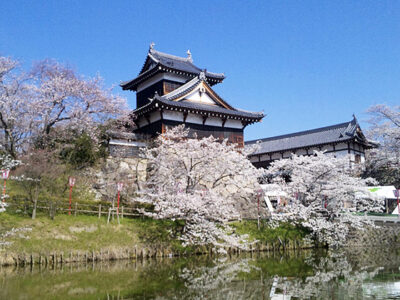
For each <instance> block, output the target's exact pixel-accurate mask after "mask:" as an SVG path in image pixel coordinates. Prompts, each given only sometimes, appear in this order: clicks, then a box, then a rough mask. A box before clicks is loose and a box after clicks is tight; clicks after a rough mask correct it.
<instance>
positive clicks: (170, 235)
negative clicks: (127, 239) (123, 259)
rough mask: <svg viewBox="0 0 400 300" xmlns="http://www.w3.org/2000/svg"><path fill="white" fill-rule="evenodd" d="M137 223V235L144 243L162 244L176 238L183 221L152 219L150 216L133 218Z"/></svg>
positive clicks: (181, 228) (180, 230)
mask: <svg viewBox="0 0 400 300" xmlns="http://www.w3.org/2000/svg"><path fill="white" fill-rule="evenodd" d="M134 222H136V223H137V224H138V225H140V226H138V231H137V235H138V237H139V238H140V240H141V241H143V242H144V243H153V244H163V243H167V242H169V241H171V239H175V238H177V237H178V236H179V235H180V233H181V232H182V230H183V227H184V221H180V220H175V221H172V220H154V219H150V218H144V219H136V220H134Z"/></svg>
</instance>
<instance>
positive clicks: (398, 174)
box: [362, 165, 400, 189]
mask: <svg viewBox="0 0 400 300" xmlns="http://www.w3.org/2000/svg"><path fill="white" fill-rule="evenodd" d="M362 177H363V178H368V177H372V178H374V179H376V180H377V181H378V182H379V185H394V186H395V187H396V188H397V189H399V188H400V168H395V167H390V166H381V167H380V168H373V167H372V166H369V165H367V167H366V169H365V170H364V172H363V174H362Z"/></svg>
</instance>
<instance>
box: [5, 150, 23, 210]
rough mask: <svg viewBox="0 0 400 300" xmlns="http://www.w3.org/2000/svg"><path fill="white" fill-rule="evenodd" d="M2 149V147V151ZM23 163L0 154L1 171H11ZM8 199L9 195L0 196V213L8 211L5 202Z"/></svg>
mask: <svg viewBox="0 0 400 300" xmlns="http://www.w3.org/2000/svg"><path fill="white" fill-rule="evenodd" d="M1 150H2V147H1V145H0V151H1ZM20 163H21V162H20V161H18V160H14V159H13V158H12V157H11V156H10V155H7V154H2V153H0V170H11V169H12V168H15V167H16V166H18V165H19V164H20ZM6 198H8V195H7V194H5V195H3V194H1V196H0V213H1V212H4V211H5V210H6V206H7V204H6V203H5V202H4V201H3V200H6Z"/></svg>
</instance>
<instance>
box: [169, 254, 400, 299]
mask: <svg viewBox="0 0 400 300" xmlns="http://www.w3.org/2000/svg"><path fill="white" fill-rule="evenodd" d="M352 250H354V249H352ZM370 250H371V251H365V249H360V251H358V250H357V249H356V250H354V251H353V252H352V254H351V255H349V254H348V253H346V252H344V251H342V252H331V253H329V255H327V256H326V255H321V253H317V254H316V253H312V254H311V255H309V256H308V257H307V258H305V259H304V260H302V262H303V264H302V265H300V266H298V267H297V268H296V266H295V264H296V260H295V259H294V258H293V257H285V258H281V259H277V258H273V259H271V258H266V257H263V258H258V259H256V258H244V259H232V260H226V261H218V260H216V261H214V262H213V264H212V265H211V266H201V267H197V268H192V269H186V268H185V269H184V270H183V271H182V273H181V275H180V277H181V278H182V279H183V280H184V281H185V287H186V288H187V290H186V291H184V295H183V294H180V295H179V296H177V298H180V297H183V296H185V297H186V298H188V299H203V298H205V297H207V298H209V299H268V298H269V296H272V295H270V292H271V289H272V286H273V284H274V283H275V284H274V286H275V287H276V289H275V296H278V295H280V296H282V295H283V294H286V295H288V296H291V297H292V299H331V298H337V299H342V298H343V297H345V298H352V299H358V298H360V297H362V296H361V295H362V294H363V283H364V282H365V281H370V280H372V279H373V278H374V277H376V275H377V274H378V273H379V271H380V270H382V269H383V264H384V265H387V266H393V264H396V263H397V265H398V263H399V261H400V259H399V258H398V256H397V255H393V253H391V252H389V251H384V252H382V250H381V251H374V250H373V249H370ZM382 255H383V256H385V259H384V261H385V262H384V263H383V264H382V259H379V258H380V257H381V256H382ZM390 257H391V258H390ZM287 261H290V262H291V264H290V263H289V265H293V266H294V267H295V268H296V272H297V275H294V274H293V272H291V271H290V270H288V269H285V265H286V264H287ZM276 263H278V266H279V265H281V266H282V267H283V270H284V272H280V271H278V270H277V267H278V266H276ZM271 268H272V270H273V272H276V273H277V274H278V273H279V276H278V275H274V274H273V272H271ZM310 270H311V272H310ZM285 273H286V274H285ZM272 299H274V298H272Z"/></svg>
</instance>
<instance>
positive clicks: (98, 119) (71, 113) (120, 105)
mask: <svg viewBox="0 0 400 300" xmlns="http://www.w3.org/2000/svg"><path fill="white" fill-rule="evenodd" d="M128 113H129V110H128V106H127V102H126V99H125V98H122V97H120V96H117V95H113V94H112V88H105V87H104V83H103V79H102V78H101V77H100V76H96V77H94V78H85V77H83V76H80V75H78V74H77V73H76V72H75V71H74V70H72V69H71V68H69V67H67V66H65V65H62V64H60V63H57V62H56V61H53V60H44V61H41V62H39V63H36V64H35V65H34V67H33V68H32V70H31V71H30V72H28V73H26V72H22V71H21V70H20V68H19V62H18V61H16V60H13V59H11V58H9V57H0V129H1V133H0V138H1V140H2V144H3V145H4V148H5V151H6V152H7V153H8V154H10V155H11V156H12V157H14V158H16V157H17V155H18V153H19V152H21V151H22V150H27V148H29V146H30V145H32V144H33V142H35V144H36V145H39V146H40V144H41V143H46V142H47V140H49V139H51V138H53V137H51V136H50V133H51V132H52V130H53V129H54V128H56V127H57V128H58V129H61V130H58V131H57V137H59V135H60V132H61V133H64V134H65V135H66V136H68V135H71V133H74V134H76V135H79V134H81V133H83V132H85V133H87V134H89V135H91V137H92V138H95V137H96V133H97V130H96V129H97V128H98V125H99V124H101V123H104V121H105V120H108V119H110V118H114V117H125V119H129V117H128Z"/></svg>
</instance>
